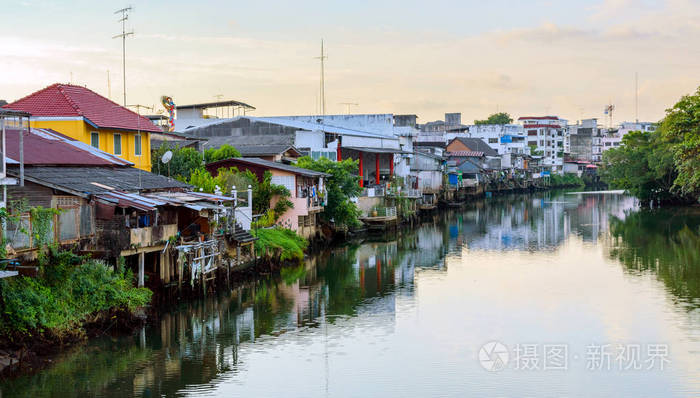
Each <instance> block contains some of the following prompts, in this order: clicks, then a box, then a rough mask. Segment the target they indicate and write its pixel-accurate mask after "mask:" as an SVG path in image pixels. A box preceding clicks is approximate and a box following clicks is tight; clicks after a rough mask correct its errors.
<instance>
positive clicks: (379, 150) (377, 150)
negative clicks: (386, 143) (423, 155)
mask: <svg viewBox="0 0 700 398" xmlns="http://www.w3.org/2000/svg"><path fill="white" fill-rule="evenodd" d="M342 149H352V150H353V151H358V152H367V153H398V154H407V155H409V154H411V153H412V152H407V151H402V150H400V149H394V148H369V147H358V146H344V147H342Z"/></svg>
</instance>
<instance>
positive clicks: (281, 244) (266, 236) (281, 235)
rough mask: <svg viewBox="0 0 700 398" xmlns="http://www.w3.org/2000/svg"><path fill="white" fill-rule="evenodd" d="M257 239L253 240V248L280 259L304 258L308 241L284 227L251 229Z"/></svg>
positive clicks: (297, 259)
mask: <svg viewBox="0 0 700 398" xmlns="http://www.w3.org/2000/svg"><path fill="white" fill-rule="evenodd" d="M253 232H254V234H255V236H256V237H257V238H258V240H256V241H255V250H257V251H258V252H259V253H262V255H263V256H264V257H267V258H269V259H279V260H280V261H290V260H296V261H299V262H301V260H303V259H304V250H306V248H307V247H308V246H309V242H308V241H307V240H306V239H304V238H302V237H301V236H299V235H297V234H296V233H295V232H294V231H292V230H289V229H286V228H280V227H275V228H264V229H258V230H254V231H253Z"/></svg>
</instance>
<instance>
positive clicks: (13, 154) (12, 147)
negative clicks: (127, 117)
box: [5, 128, 133, 167]
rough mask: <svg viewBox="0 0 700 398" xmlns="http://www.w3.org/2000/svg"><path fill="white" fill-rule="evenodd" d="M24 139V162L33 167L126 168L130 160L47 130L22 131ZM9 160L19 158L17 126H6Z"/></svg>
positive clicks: (13, 160)
mask: <svg viewBox="0 0 700 398" xmlns="http://www.w3.org/2000/svg"><path fill="white" fill-rule="evenodd" d="M21 133H22V134H23V141H24V164H25V165H33V166H58V165H60V166H111V167H120V166H121V167H128V166H132V165H133V163H131V162H129V161H128V160H125V159H122V158H120V157H118V156H115V155H112V154H110V153H107V152H104V151H101V150H99V149H97V148H94V147H92V146H90V145H88V144H85V143H84V142H81V141H77V140H75V139H73V138H70V137H67V136H65V135H63V134H61V133H58V132H56V131H53V130H50V129H36V128H32V129H31V130H27V129H24V130H21ZM5 135H6V138H5V140H6V145H7V148H6V149H7V157H8V158H9V160H10V161H9V162H8V163H17V162H18V161H19V135H20V130H19V129H17V128H7V129H6V134H5Z"/></svg>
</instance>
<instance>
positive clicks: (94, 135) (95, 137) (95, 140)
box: [90, 131, 100, 149]
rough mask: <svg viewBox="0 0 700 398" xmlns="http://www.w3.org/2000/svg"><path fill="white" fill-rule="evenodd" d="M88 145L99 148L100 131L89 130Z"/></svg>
mask: <svg viewBox="0 0 700 398" xmlns="http://www.w3.org/2000/svg"><path fill="white" fill-rule="evenodd" d="M90 145H92V146H93V147H95V148H97V149H100V133H98V132H97V131H92V132H90Z"/></svg>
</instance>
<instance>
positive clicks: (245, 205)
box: [231, 185, 253, 231]
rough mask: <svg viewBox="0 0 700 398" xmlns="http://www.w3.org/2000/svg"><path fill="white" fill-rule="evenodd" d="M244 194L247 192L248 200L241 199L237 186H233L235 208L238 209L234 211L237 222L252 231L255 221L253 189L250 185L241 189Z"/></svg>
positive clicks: (232, 194) (232, 193)
mask: <svg viewBox="0 0 700 398" xmlns="http://www.w3.org/2000/svg"><path fill="white" fill-rule="evenodd" d="M240 193H242V194H246V196H245V197H246V198H247V199H246V200H239V197H240V196H239V191H236V187H235V186H234V187H232V188H231V196H233V208H234V209H236V211H235V213H234V216H233V217H234V221H235V222H237V223H238V224H239V225H240V226H241V228H243V229H244V230H246V231H250V225H251V223H252V222H253V189H252V187H251V186H250V185H248V189H247V190H245V191H240Z"/></svg>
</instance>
